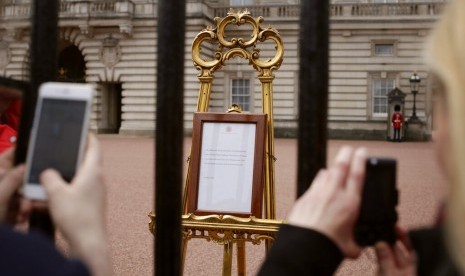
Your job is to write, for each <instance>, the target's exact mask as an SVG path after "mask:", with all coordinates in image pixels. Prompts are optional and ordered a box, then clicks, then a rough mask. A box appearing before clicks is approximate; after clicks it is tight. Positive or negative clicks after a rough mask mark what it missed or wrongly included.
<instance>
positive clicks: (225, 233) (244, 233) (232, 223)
mask: <svg viewBox="0 0 465 276" xmlns="http://www.w3.org/2000/svg"><path fill="white" fill-rule="evenodd" d="M214 21H215V23H216V27H215V28H212V27H210V26H209V27H207V29H205V30H203V31H201V32H200V33H199V34H198V35H197V36H196V38H195V39H194V41H193V43H192V60H193V62H194V65H195V67H196V68H197V69H198V70H199V71H200V73H199V75H198V78H199V80H200V91H199V98H198V102H197V112H207V111H208V107H209V102H210V94H211V87H212V82H213V79H214V72H215V71H217V70H218V69H220V68H221V67H223V66H225V65H226V64H225V63H226V61H227V60H229V59H231V58H234V57H240V58H245V59H247V60H248V61H249V64H250V65H252V67H253V68H254V69H255V70H256V71H257V72H258V79H259V80H260V82H261V85H262V111H263V113H265V114H267V115H268V116H267V120H268V121H267V133H266V138H265V141H266V142H265V143H266V144H265V149H266V154H265V166H264V167H265V168H264V170H265V171H264V172H265V173H264V219H258V218H255V217H249V218H240V217H236V216H230V215H209V216H196V215H194V214H188V213H187V190H188V182H187V179H189V169H188V171H187V178H186V185H185V189H184V199H183V210H184V215H183V216H182V227H183V240H184V243H183V260H184V259H185V254H186V249H187V241H188V240H190V239H193V238H203V239H206V240H207V241H213V242H215V243H217V244H220V245H223V246H224V256H223V275H231V267H232V249H233V247H232V246H233V244H234V243H236V244H237V250H238V253H237V258H238V259H237V265H238V268H237V270H238V274H239V275H245V242H251V243H252V244H260V243H261V241H265V243H266V250H267V251H268V250H269V248H270V246H271V244H272V241H273V240H274V237H275V234H276V232H277V231H278V228H279V226H280V225H281V224H282V221H277V220H275V218H276V207H275V190H274V181H275V176H274V162H275V160H276V158H275V157H274V130H273V86H272V83H273V79H274V74H273V71H274V70H277V69H278V68H279V67H280V66H281V63H282V60H283V55H284V48H283V43H282V41H281V37H280V35H279V33H278V31H277V30H275V29H273V28H272V27H270V26H268V27H266V28H262V27H261V26H260V23H262V22H263V17H261V16H260V17H258V18H253V17H252V16H251V15H250V12H249V11H248V10H245V11H239V12H237V13H236V12H234V10H232V9H231V10H230V11H229V12H228V14H227V16H226V17H224V18H218V17H217V18H215V19H214ZM229 24H235V25H237V26H241V25H244V24H249V25H251V26H252V29H253V30H252V35H251V38H250V39H249V40H244V38H231V39H230V40H226V36H225V29H226V26H227V25H229ZM266 40H272V41H274V42H275V43H276V53H275V56H274V57H273V58H271V59H269V60H261V59H260V49H259V48H258V47H257V42H264V41H266ZM204 41H209V42H211V43H216V44H217V45H218V48H217V49H216V52H215V53H214V59H213V60H209V61H206V60H204V59H202V58H201V56H200V52H201V44H202V43H203V42H204ZM149 216H150V217H151V223H150V225H149V228H150V230H151V231H152V233H153V228H154V224H155V215H154V214H153V213H151V214H150V215H149Z"/></svg>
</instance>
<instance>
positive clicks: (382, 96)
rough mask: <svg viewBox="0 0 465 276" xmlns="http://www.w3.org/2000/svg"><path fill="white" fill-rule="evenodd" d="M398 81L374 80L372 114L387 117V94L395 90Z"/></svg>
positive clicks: (389, 79) (387, 79) (391, 79)
mask: <svg viewBox="0 0 465 276" xmlns="http://www.w3.org/2000/svg"><path fill="white" fill-rule="evenodd" d="M395 85H396V81H395V79H393V78H385V79H373V83H372V100H373V102H372V113H373V116H385V115H387V113H388V98H387V94H388V93H389V92H390V91H391V90H392V89H394V87H395Z"/></svg>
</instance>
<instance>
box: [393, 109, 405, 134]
mask: <svg viewBox="0 0 465 276" xmlns="http://www.w3.org/2000/svg"><path fill="white" fill-rule="evenodd" d="M391 123H392V127H393V128H394V137H393V139H392V140H393V141H394V142H400V141H401V138H402V137H401V136H400V130H401V128H402V124H403V123H404V118H403V117H402V114H400V106H399V105H396V106H394V114H392V118H391Z"/></svg>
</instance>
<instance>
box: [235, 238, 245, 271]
mask: <svg viewBox="0 0 465 276" xmlns="http://www.w3.org/2000/svg"><path fill="white" fill-rule="evenodd" d="M237 275H238V276H245V241H238V242H237Z"/></svg>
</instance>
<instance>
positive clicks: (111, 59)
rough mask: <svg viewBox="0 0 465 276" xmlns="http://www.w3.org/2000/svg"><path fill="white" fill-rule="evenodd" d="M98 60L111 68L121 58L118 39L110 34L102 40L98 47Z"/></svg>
mask: <svg viewBox="0 0 465 276" xmlns="http://www.w3.org/2000/svg"><path fill="white" fill-rule="evenodd" d="M99 56H100V61H102V63H103V64H105V66H106V67H108V68H112V67H113V66H115V65H116V64H117V63H118V62H119V61H120V59H121V47H120V45H119V40H118V39H116V38H113V37H112V36H111V35H110V36H108V37H107V38H105V39H104V40H103V43H102V47H101V48H100V54H99Z"/></svg>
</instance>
